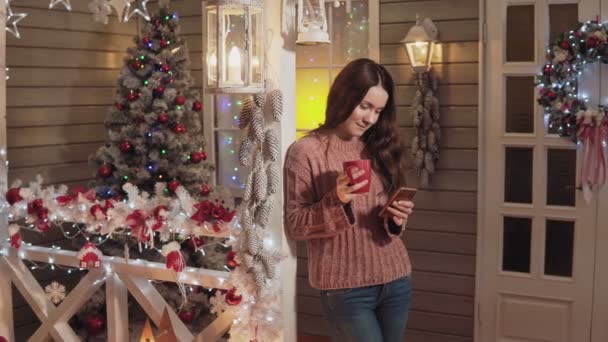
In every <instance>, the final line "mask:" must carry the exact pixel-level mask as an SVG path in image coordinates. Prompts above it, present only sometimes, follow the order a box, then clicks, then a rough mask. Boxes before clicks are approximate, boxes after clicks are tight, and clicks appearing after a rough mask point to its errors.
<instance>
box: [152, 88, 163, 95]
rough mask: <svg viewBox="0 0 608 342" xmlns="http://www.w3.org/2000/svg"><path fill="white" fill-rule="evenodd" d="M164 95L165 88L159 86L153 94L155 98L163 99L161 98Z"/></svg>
mask: <svg viewBox="0 0 608 342" xmlns="http://www.w3.org/2000/svg"><path fill="white" fill-rule="evenodd" d="M164 93H165V87H163V86H158V87H156V88H154V91H153V92H152V94H153V95H154V97H161V96H163V94H164Z"/></svg>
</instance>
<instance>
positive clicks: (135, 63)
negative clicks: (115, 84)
mask: <svg viewBox="0 0 608 342" xmlns="http://www.w3.org/2000/svg"><path fill="white" fill-rule="evenodd" d="M142 66H143V65H142V63H141V61H140V60H139V59H136V60H134V61H133V62H131V68H133V69H135V70H139V69H141V67H142Z"/></svg>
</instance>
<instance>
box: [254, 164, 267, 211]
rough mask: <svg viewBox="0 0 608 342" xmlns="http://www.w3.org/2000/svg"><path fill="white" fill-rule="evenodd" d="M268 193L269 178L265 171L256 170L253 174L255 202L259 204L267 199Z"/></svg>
mask: <svg viewBox="0 0 608 342" xmlns="http://www.w3.org/2000/svg"><path fill="white" fill-rule="evenodd" d="M267 191H268V178H267V176H266V173H265V172H264V169H261V170H256V171H255V172H254V173H253V200H254V201H255V202H257V203H260V202H262V201H263V200H264V199H265V198H266V194H267Z"/></svg>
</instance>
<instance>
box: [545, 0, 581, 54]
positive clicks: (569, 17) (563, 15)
mask: <svg viewBox="0 0 608 342" xmlns="http://www.w3.org/2000/svg"><path fill="white" fill-rule="evenodd" d="M577 25H578V4H554V5H549V30H550V35H549V43H550V44H554V43H555V42H556V41H557V40H558V39H560V38H561V34H562V33H563V32H568V31H570V30H574V29H575V28H576V27H577Z"/></svg>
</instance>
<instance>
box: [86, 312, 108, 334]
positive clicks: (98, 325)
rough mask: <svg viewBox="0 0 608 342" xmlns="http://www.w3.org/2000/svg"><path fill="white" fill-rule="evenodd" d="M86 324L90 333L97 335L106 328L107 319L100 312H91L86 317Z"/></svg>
mask: <svg viewBox="0 0 608 342" xmlns="http://www.w3.org/2000/svg"><path fill="white" fill-rule="evenodd" d="M84 325H85V326H86V327H87V331H88V333H89V334H90V335H97V334H99V333H101V332H102V331H103V330H104V329H105V328H106V320H105V318H104V317H103V316H102V315H100V314H96V313H94V314H90V315H88V316H87V317H85V318H84Z"/></svg>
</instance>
